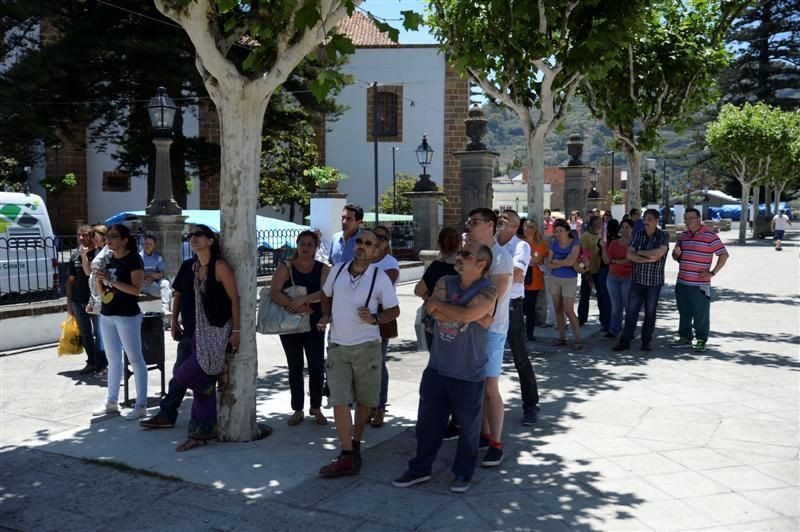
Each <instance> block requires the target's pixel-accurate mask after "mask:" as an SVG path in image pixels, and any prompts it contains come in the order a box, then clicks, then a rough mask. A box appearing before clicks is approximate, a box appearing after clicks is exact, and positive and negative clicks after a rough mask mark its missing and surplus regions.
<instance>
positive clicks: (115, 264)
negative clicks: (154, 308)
mask: <svg viewBox="0 0 800 532" xmlns="http://www.w3.org/2000/svg"><path fill="white" fill-rule="evenodd" d="M136 270H144V263H142V257H140V256H139V254H138V253H134V252H129V253H128V254H127V255H125V256H124V257H122V258H121V259H118V258H116V257H114V256H113V255H112V256H111V260H110V261H109V263H108V266H107V267H106V273H107V274H108V276H109V277H110V278H112V279H113V278H116V280H117V281H119V282H121V283H126V284H131V273H132V272H134V271H136ZM111 291H112V292H113V293H114V297H113V299H112V300H111V302H109V303H105V302H104V303H103V306H102V307H101V308H100V314H102V315H104V316H136V315H137V314H139V313H140V312H141V310H140V309H139V298H138V297H137V296H132V295H130V294H126V293H124V292H120V291H119V290H117V289H111Z"/></svg>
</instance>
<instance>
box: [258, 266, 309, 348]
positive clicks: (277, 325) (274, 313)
mask: <svg viewBox="0 0 800 532" xmlns="http://www.w3.org/2000/svg"><path fill="white" fill-rule="evenodd" d="M284 264H286V267H287V268H288V269H289V279H290V280H291V282H292V284H291V285H290V286H287V287H286V288H284V289H283V290H282V291H283V293H284V294H285V295H286V297H288V298H290V299H294V298H296V297H301V296H304V295H306V294H307V293H308V292H307V290H306V287H305V286H297V285H296V284H294V276H293V275H292V265H291V264H290V263H289V261H286V262H284ZM269 290H270V289H269V288H268V287H264V288H262V289H261V292H260V294H259V304H258V318H257V319H258V321H257V324H256V332H258V333H260V334H298V333H304V332H308V331H310V330H311V315H310V314H295V313H293V312H289V311H288V310H286V308H285V307H284V306H283V305H279V304H278V303H276V302H274V301H273V300H272V298H271V297H270V295H269Z"/></svg>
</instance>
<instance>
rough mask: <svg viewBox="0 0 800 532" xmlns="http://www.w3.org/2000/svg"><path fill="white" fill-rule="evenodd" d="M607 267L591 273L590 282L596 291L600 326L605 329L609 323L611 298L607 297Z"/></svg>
mask: <svg viewBox="0 0 800 532" xmlns="http://www.w3.org/2000/svg"><path fill="white" fill-rule="evenodd" d="M607 278H608V267H607V266H603V267H601V268H600V271H599V272H597V273H596V274H594V275H592V282H593V283H594V286H595V290H596V291H597V308H598V310H599V311H600V316H599V319H600V328H602V329H603V330H605V331H607V330H608V328H609V326H610V324H611V299H610V298H609V297H608V287H607V286H606V279H607Z"/></svg>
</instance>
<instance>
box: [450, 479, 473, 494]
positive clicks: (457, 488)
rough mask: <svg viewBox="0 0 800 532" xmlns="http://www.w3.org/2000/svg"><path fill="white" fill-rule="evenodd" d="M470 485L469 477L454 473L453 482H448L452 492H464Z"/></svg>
mask: <svg viewBox="0 0 800 532" xmlns="http://www.w3.org/2000/svg"><path fill="white" fill-rule="evenodd" d="M469 487H470V484H469V479H468V478H467V477H465V476H463V475H456V478H454V479H453V483H452V484H450V491H452V492H453V493H464V492H465V491H467V490H468V489H469Z"/></svg>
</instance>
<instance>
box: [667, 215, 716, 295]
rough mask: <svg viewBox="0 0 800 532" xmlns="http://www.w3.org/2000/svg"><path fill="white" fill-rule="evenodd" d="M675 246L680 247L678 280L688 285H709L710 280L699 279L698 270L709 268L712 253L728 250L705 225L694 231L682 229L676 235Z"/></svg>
mask: <svg viewBox="0 0 800 532" xmlns="http://www.w3.org/2000/svg"><path fill="white" fill-rule="evenodd" d="M675 246H676V247H680V248H681V256H680V258H679V261H678V263H679V264H680V268H679V270H678V282H679V283H681V284H685V285H689V286H709V285H710V284H711V281H710V280H701V279H699V275H700V272H701V271H708V270H711V261H712V259H713V258H714V255H722V254H723V253H727V252H728V250H727V249H725V245H724V244H723V243H722V242H721V241H720V239H719V237H718V236H717V234H716V233H715V232H714V231H712V230H711V229H709V228H708V227H706V226H705V225H701V226H700V228H699V229H698V230H697V232H696V233H691V232H690V231H684V232H683V233H681V234H680V235H678V239H677V242H676V243H675Z"/></svg>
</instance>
